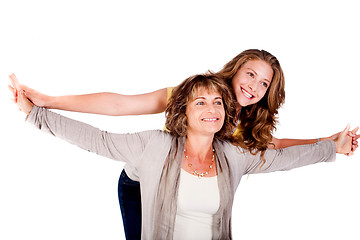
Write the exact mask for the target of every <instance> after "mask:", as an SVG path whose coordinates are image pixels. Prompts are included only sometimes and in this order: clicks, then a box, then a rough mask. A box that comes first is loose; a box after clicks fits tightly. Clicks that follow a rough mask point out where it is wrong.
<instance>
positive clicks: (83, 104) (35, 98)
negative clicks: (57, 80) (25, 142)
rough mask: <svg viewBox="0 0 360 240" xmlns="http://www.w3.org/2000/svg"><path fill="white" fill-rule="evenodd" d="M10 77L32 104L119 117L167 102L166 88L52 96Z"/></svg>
mask: <svg viewBox="0 0 360 240" xmlns="http://www.w3.org/2000/svg"><path fill="white" fill-rule="evenodd" d="M10 80H11V82H12V85H13V86H14V87H15V89H17V91H19V90H24V94H25V96H26V97H27V98H29V99H30V100H31V101H32V102H33V103H34V104H35V105H37V106H39V107H45V108H49V109H61V110H66V111H73V112H83V113H95V114H103V115H111V116H122V115H142V114H155V113H161V112H163V111H165V108H166V104H167V89H166V88H163V89H160V90H157V91H154V92H150V93H145V94H140V95H123V94H117V93H109V92H102V93H93V94H85V95H68V96H57V97H54V96H48V95H45V94H42V93H40V92H38V91H36V90H34V89H31V88H29V87H27V86H25V85H21V84H19V81H18V80H17V78H16V76H15V75H14V74H12V75H10Z"/></svg>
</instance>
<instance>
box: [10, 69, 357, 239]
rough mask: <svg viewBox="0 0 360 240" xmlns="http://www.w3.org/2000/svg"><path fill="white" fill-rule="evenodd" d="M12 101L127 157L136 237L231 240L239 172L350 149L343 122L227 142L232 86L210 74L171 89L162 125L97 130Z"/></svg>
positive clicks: (38, 121)
mask: <svg viewBox="0 0 360 240" xmlns="http://www.w3.org/2000/svg"><path fill="white" fill-rule="evenodd" d="M17 104H18V106H19V107H20V108H21V110H22V111H24V112H25V113H27V114H28V117H27V121H28V122H30V123H32V124H34V125H35V126H36V127H38V128H39V129H42V130H45V131H47V132H50V133H51V134H53V135H54V136H57V137H60V138H63V139H64V140H66V141H68V142H70V143H73V144H76V145H78V146H79V147H81V148H83V149H85V150H88V151H92V152H95V153H97V154H100V155H103V156H105V157H108V158H112V159H115V160H120V161H125V162H126V163H127V165H126V167H127V168H128V170H129V172H131V173H133V174H134V175H136V176H134V177H137V178H138V179H139V180H140V182H141V195H142V219H143V221H142V239H231V224H230V222H231V221H230V220H231V208H232V203H233V198H234V193H235V190H236V188H237V186H238V184H239V182H240V180H241V177H242V176H243V175H244V174H251V173H260V172H261V173H266V172H271V171H277V170H289V169H292V168H296V167H300V166H305V165H309V164H313V163H317V162H329V161H332V160H334V159H335V153H336V152H338V153H343V154H347V153H349V152H350V151H351V147H352V138H351V137H349V136H348V133H349V127H347V128H346V129H345V130H344V131H343V132H341V133H340V134H339V136H338V137H337V138H336V139H335V140H334V141H323V142H317V143H315V144H312V145H303V146H295V147H291V148H287V149H282V150H266V151H264V154H254V153H253V152H251V151H248V150H245V149H243V148H240V147H237V146H234V145H233V144H232V143H231V139H232V129H233V123H234V119H235V115H236V109H235V108H236V107H235V105H234V102H233V100H232V92H231V91H230V89H229V88H228V87H227V86H226V84H224V82H223V81H222V79H220V78H218V77H216V76H213V75H197V76H194V77H190V78H188V79H186V80H185V81H184V82H182V83H181V84H180V85H179V86H178V87H176V88H175V89H174V92H173V95H172V97H171V99H170V101H169V104H168V106H167V108H166V128H167V129H168V131H161V130H153V131H145V132H139V133H134V134H114V133H108V132H105V131H100V130H99V129H97V128H94V127H92V126H89V125H87V124H85V123H82V122H78V121H75V120H71V119H69V118H66V117H63V116H61V115H59V114H56V113H53V112H50V111H48V110H46V109H44V108H39V107H37V106H33V104H32V103H31V102H30V101H28V99H27V98H26V97H25V95H24V93H23V91H20V95H19V99H18V101H17ZM261 155H262V156H261Z"/></svg>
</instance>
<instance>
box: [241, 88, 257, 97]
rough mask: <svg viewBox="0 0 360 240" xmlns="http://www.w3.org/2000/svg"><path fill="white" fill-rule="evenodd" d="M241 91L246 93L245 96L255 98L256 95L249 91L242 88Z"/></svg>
mask: <svg viewBox="0 0 360 240" xmlns="http://www.w3.org/2000/svg"><path fill="white" fill-rule="evenodd" d="M241 92H242V93H243V94H244V96H245V97H246V98H248V99H253V98H254V97H255V96H254V95H252V94H250V93H249V92H248V91H246V90H245V89H243V88H241Z"/></svg>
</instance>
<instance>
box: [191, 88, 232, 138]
mask: <svg viewBox="0 0 360 240" xmlns="http://www.w3.org/2000/svg"><path fill="white" fill-rule="evenodd" d="M186 117H187V124H188V126H187V134H188V135H189V134H202V135H212V136H213V135H214V134H215V133H217V132H218V131H220V129H221V128H222V127H223V124H224V118H225V110H224V106H223V100H222V97H221V95H220V94H219V93H218V92H215V91H210V92H209V91H208V90H207V89H205V88H200V89H198V91H197V94H195V96H194V97H193V98H192V99H190V100H189V102H188V104H187V107H186Z"/></svg>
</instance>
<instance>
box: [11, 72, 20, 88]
mask: <svg viewBox="0 0 360 240" xmlns="http://www.w3.org/2000/svg"><path fill="white" fill-rule="evenodd" d="M9 78H10V81H11V84H12V85H13V87H14V88H16V89H17V90H20V89H21V86H20V84H19V80H18V79H17V77H16V76H15V74H13V73H12V74H11V75H10V76H9Z"/></svg>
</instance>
